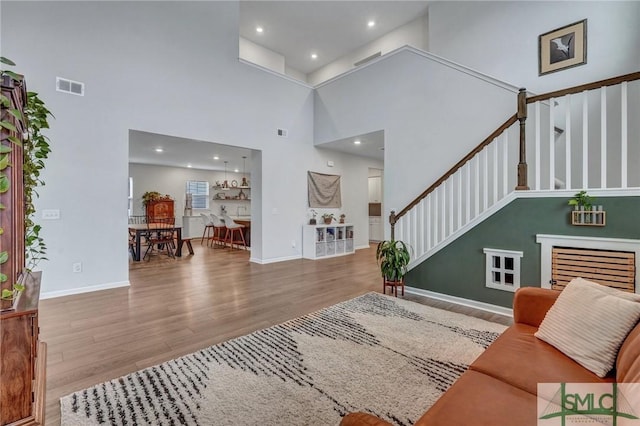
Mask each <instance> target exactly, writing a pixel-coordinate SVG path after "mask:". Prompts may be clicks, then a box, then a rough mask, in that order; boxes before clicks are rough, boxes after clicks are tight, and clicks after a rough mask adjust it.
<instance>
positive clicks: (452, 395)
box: [415, 370, 536, 426]
mask: <svg viewBox="0 0 640 426" xmlns="http://www.w3.org/2000/svg"><path fill="white" fill-rule="evenodd" d="M505 424H510V425H518V426H528V425H531V426H535V425H536V396H535V395H532V394H530V393H528V392H525V391H523V390H520V389H518V388H516V387H513V386H509V385H508V384H506V383H503V382H501V381H499V380H496V379H494V378H493V377H490V376H487V375H485V374H482V373H479V372H477V371H472V370H467V371H466V372H465V373H464V374H463V375H462V376H460V377H459V378H458V380H457V381H456V382H455V383H454V384H453V386H451V387H450V388H449V390H448V391H447V392H445V393H444V395H442V396H441V397H440V399H438V400H437V401H436V403H435V404H433V406H432V407H431V408H430V409H429V411H427V412H426V413H425V414H424V415H423V416H422V417H421V418H420V419H419V420H418V421H417V422H416V423H415V425H416V426H469V425H474V426H496V425H505Z"/></svg>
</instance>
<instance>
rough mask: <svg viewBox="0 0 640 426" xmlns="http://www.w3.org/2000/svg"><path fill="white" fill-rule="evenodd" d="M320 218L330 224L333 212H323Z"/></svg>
mask: <svg viewBox="0 0 640 426" xmlns="http://www.w3.org/2000/svg"><path fill="white" fill-rule="evenodd" d="M322 220H323V221H324V223H325V224H327V225H330V224H331V222H332V221H333V213H324V214H323V215H322Z"/></svg>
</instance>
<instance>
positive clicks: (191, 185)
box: [186, 180, 209, 209]
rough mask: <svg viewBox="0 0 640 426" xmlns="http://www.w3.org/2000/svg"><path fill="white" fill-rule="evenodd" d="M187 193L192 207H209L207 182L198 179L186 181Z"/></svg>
mask: <svg viewBox="0 0 640 426" xmlns="http://www.w3.org/2000/svg"><path fill="white" fill-rule="evenodd" d="M186 192H187V194H191V200H192V201H191V202H192V208H194V209H208V208H209V182H206V181H200V180H188V181H187V191H186Z"/></svg>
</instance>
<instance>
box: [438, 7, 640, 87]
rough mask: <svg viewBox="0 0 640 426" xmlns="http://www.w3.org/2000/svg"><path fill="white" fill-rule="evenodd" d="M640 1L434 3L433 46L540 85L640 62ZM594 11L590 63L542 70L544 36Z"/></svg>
mask: <svg viewBox="0 0 640 426" xmlns="http://www.w3.org/2000/svg"><path fill="white" fill-rule="evenodd" d="M639 17H640V2H637V1H624V2H616V1H593V2H590V1H554V2H546V1H544V2H542V1H540V2H538V1H511V2H506V1H496V2H483V1H478V2H476V1H467V2H458V1H455V2H436V3H434V4H432V5H430V6H429V49H430V51H431V52H433V53H435V54H436V55H440V56H444V57H446V58H448V59H450V60H452V61H454V62H458V63H460V64H463V65H466V66H468V67H471V68H474V69H476V70H478V71H480V72H483V73H486V74H489V75H491V76H493V77H496V78H498V79H501V80H504V81H508V82H510V83H513V84H515V85H518V86H520V87H526V88H527V89H528V90H529V91H532V92H535V93H544V92H548V91H552V90H557V89H563V88H566V87H571V86H576V85H579V84H583V83H590V82H592V81H597V80H601V79H605V78H609V77H614V76H617V75H621V74H626V73H630V72H634V71H638V69H640V55H638V52H639V51H640V25H638V18H639ZM582 19H587V64H586V65H582V66H578V67H574V68H570V69H566V70H563V71H558V72H555V73H552V74H546V75H543V76H539V75H538V36H539V35H540V34H544V33H546V32H549V31H552V30H554V29H556V28H560V27H564V26H565V25H568V24H571V23H574V22H576V21H580V20H582Z"/></svg>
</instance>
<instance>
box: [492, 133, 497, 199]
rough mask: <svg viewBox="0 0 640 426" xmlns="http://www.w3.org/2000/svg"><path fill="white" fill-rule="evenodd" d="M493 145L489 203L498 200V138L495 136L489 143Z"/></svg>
mask: <svg viewBox="0 0 640 426" xmlns="http://www.w3.org/2000/svg"><path fill="white" fill-rule="evenodd" d="M491 145H492V146H493V164H492V165H491V166H492V167H493V200H491V204H495V203H496V202H497V201H498V138H495V139H494V140H493V142H492V143H491Z"/></svg>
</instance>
